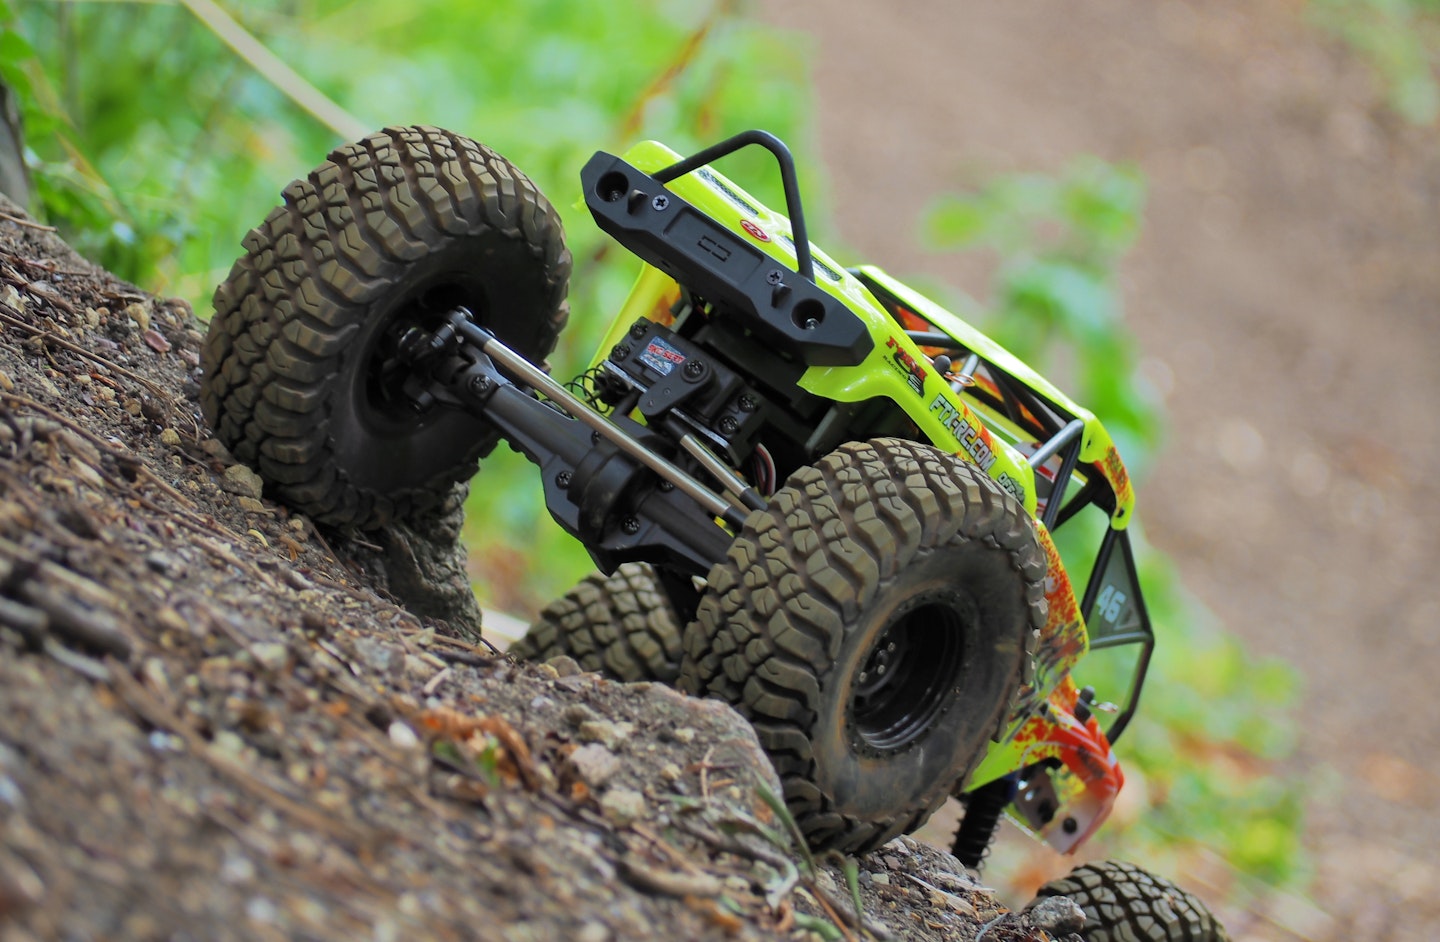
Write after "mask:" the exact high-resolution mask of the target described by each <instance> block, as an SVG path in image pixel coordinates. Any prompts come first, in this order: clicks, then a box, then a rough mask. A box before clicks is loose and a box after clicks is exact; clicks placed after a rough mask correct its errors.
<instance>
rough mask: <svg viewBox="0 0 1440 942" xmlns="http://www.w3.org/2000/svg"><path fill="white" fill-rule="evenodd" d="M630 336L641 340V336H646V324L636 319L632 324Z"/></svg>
mask: <svg viewBox="0 0 1440 942" xmlns="http://www.w3.org/2000/svg"><path fill="white" fill-rule="evenodd" d="M630 336H632V337H634V338H635V339H636V340H639V339H640V338H641V337H643V336H645V325H644V324H643V323H641V322H640V321H636V322H635V323H634V324H632V325H631V326H630Z"/></svg>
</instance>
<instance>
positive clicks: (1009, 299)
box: [925, 157, 1303, 883]
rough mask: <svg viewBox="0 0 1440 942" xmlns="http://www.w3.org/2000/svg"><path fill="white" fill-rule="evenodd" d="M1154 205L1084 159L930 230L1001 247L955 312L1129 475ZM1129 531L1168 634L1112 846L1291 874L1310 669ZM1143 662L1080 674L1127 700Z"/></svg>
mask: <svg viewBox="0 0 1440 942" xmlns="http://www.w3.org/2000/svg"><path fill="white" fill-rule="evenodd" d="M1144 199H1145V185H1144V180H1143V178H1142V177H1141V175H1140V173H1139V172H1138V171H1137V170H1136V169H1135V168H1133V167H1126V166H1117V165H1112V164H1108V163H1105V162H1103V161H1100V160H1098V159H1095V158H1091V157H1084V158H1079V159H1076V160H1075V161H1073V162H1072V163H1071V164H1070V165H1069V166H1068V167H1066V168H1064V169H1063V170H1062V171H1060V172H1059V173H1056V174H1053V175H1047V174H1014V175H1006V176H1000V177H994V178H990V179H987V180H986V181H985V182H984V183H983V185H981V186H979V187H977V188H976V189H975V190H974V191H972V192H969V193H964V194H950V195H945V196H941V197H939V198H937V199H936V201H935V203H934V204H933V206H932V209H931V211H930V213H929V216H928V218H927V220H926V226H925V228H926V233H927V235H928V237H929V240H930V242H931V243H932V245H934V246H935V247H936V248H939V249H945V250H955V249H965V250H975V249H986V250H988V251H990V252H991V253H993V255H994V257H995V260H996V265H995V272H994V275H993V278H992V283H991V285H990V286H989V295H988V297H986V298H984V299H982V300H981V301H980V302H979V303H977V302H975V301H973V300H969V299H964V298H961V299H958V300H957V301H956V302H955V304H956V306H957V308H958V309H960V310H966V311H974V312H976V314H975V318H976V320H977V321H978V324H979V326H981V327H982V329H984V330H986V332H987V333H989V334H990V335H991V336H993V337H995V338H996V339H997V340H1000V341H1001V343H1003V344H1004V345H1005V346H1006V347H1008V348H1009V349H1010V350H1011V351H1012V352H1014V353H1015V354H1017V355H1018V356H1020V357H1021V358H1022V359H1024V360H1026V361H1027V362H1030V363H1032V364H1037V365H1040V366H1041V367H1042V369H1043V370H1044V372H1045V373H1046V374H1047V375H1050V376H1052V377H1054V378H1055V379H1056V380H1057V381H1058V382H1060V383H1061V385H1062V387H1064V388H1065V389H1066V391H1067V392H1068V393H1070V394H1071V395H1072V396H1073V397H1074V398H1075V400H1076V401H1077V402H1080V403H1082V404H1083V405H1085V407H1086V408H1088V409H1091V410H1092V411H1093V412H1094V413H1095V414H1096V415H1097V416H1098V417H1099V418H1100V419H1101V421H1103V422H1104V423H1105V425H1106V428H1108V429H1109V430H1110V432H1111V434H1112V435H1113V436H1114V438H1115V440H1116V444H1117V446H1118V447H1119V449H1120V452H1121V454H1123V455H1124V456H1125V460H1126V464H1127V466H1129V467H1130V468H1131V470H1132V473H1133V472H1135V471H1136V470H1137V469H1139V470H1143V469H1144V468H1145V467H1146V466H1147V465H1148V464H1149V463H1150V462H1151V460H1152V459H1153V457H1154V455H1155V453H1156V452H1157V450H1158V449H1159V447H1160V445H1161V443H1162V435H1161V433H1162V429H1163V422H1162V419H1161V414H1160V403H1159V401H1158V396H1157V395H1156V393H1155V392H1154V391H1153V390H1152V389H1151V388H1150V387H1149V386H1148V384H1147V383H1146V382H1145V381H1144V379H1143V378H1142V375H1141V371H1140V369H1139V354H1138V351H1137V349H1136V346H1135V344H1134V342H1133V340H1132V339H1131V337H1130V336H1129V334H1128V332H1127V331H1126V329H1125V326H1124V322H1123V307H1122V304H1121V298H1120V291H1119V287H1118V285H1117V265H1118V262H1119V260H1120V257H1121V256H1122V255H1123V253H1124V252H1125V251H1126V249H1128V248H1129V246H1130V244H1131V242H1132V240H1133V239H1134V238H1135V235H1136V233H1137V232H1138V230H1139V226H1140V219H1141V213H1142V210H1143V208H1144ZM1061 373H1068V375H1067V376H1064V377H1063V378H1062V377H1061V376H1059V375H1058V374H1061ZM1142 497H1143V494H1142ZM1139 517H1140V520H1141V521H1143V520H1144V517H1145V512H1144V504H1143V500H1142V502H1141V505H1140V513H1139ZM1104 526H1105V521H1104V520H1102V519H1098V515H1097V517H1096V518H1095V519H1084V516H1083V515H1082V517H1081V518H1077V519H1076V520H1074V521H1072V522H1071V523H1070V524H1067V525H1066V526H1065V527H1063V528H1061V529H1060V530H1059V531H1057V533H1056V535H1055V537H1056V543H1057V546H1058V547H1059V549H1060V551H1061V554H1062V557H1063V558H1064V559H1065V560H1066V568H1067V570H1068V571H1069V573H1070V576H1071V579H1072V581H1074V582H1075V584H1076V585H1077V586H1083V585H1084V584H1085V580H1086V579H1087V577H1088V573H1089V568H1090V560H1091V559H1092V558H1093V556H1094V553H1095V548H1096V547H1097V546H1098V545H1099V539H1100V533H1101V532H1102V531H1103V528H1104ZM1131 529H1132V531H1136V532H1137V533H1138V535H1139V536H1140V537H1141V538H1139V539H1137V540H1136V546H1135V551H1136V565H1137V566H1138V567H1139V570H1140V577H1141V583H1142V584H1143V585H1144V587H1145V597H1146V601H1147V603H1148V607H1149V609H1150V615H1151V618H1152V620H1153V622H1154V624H1155V626H1156V633H1157V635H1158V638H1159V641H1158V644H1157V647H1156V653H1155V658H1154V661H1153V662H1152V664H1151V667H1150V674H1149V679H1148V680H1147V683H1146V688H1145V693H1144V695H1143V697H1142V698H1141V704H1142V706H1141V709H1140V711H1139V713H1138V715H1137V717H1136V719H1135V722H1134V723H1133V724H1132V725H1131V727H1130V729H1129V731H1128V732H1127V733H1126V734H1125V738H1124V740H1123V741H1122V743H1121V744H1120V746H1119V752H1120V756H1121V761H1122V762H1123V763H1124V764H1125V766H1126V768H1127V771H1128V772H1129V774H1130V776H1131V778H1132V780H1143V783H1144V784H1143V786H1141V787H1143V788H1144V793H1145V794H1146V796H1147V798H1148V800H1149V802H1150V808H1149V810H1148V811H1147V813H1146V814H1144V815H1142V816H1140V817H1139V818H1138V819H1137V820H1136V822H1135V824H1134V825H1133V826H1131V827H1130V828H1129V833H1121V832H1122V831H1124V830H1125V828H1124V826H1123V822H1117V825H1118V826H1117V827H1112V828H1107V830H1105V831H1102V832H1101V841H1102V843H1103V844H1104V845H1108V846H1114V844H1115V843H1116V842H1117V841H1121V842H1123V843H1124V846H1125V853H1126V854H1129V855H1137V853H1138V856H1140V857H1142V858H1150V857H1155V858H1159V857H1162V856H1163V855H1164V853H1165V851H1166V849H1167V848H1170V847H1173V846H1174V845H1175V844H1176V843H1177V842H1183V839H1184V838H1185V836H1186V835H1204V841H1205V842H1206V843H1207V844H1210V845H1212V846H1214V847H1216V848H1217V849H1219V850H1220V851H1222V852H1223V853H1224V855H1225V857H1226V859H1228V860H1229V861H1230V862H1231V863H1233V864H1234V865H1236V866H1237V867H1239V868H1241V869H1242V870H1244V871H1246V872H1248V873H1251V874H1255V875H1258V876H1260V877H1262V878H1263V879H1265V880H1268V881H1271V882H1275V883H1284V882H1287V881H1289V880H1290V879H1292V878H1294V877H1296V876H1298V875H1299V873H1300V868H1301V851H1300V845H1299V833H1300V816H1301V810H1302V804H1303V802H1302V799H1303V795H1302V793H1301V791H1300V789H1299V787H1298V785H1293V784H1289V783H1286V782H1284V781H1282V780H1281V779H1279V778H1277V777H1275V776H1274V775H1273V774H1271V772H1270V767H1269V762H1270V761H1271V760H1275V759H1279V758H1282V757H1284V756H1285V755H1287V754H1288V753H1289V752H1290V750H1291V749H1292V746H1293V740H1294V735H1295V728H1294V724H1293V720H1292V719H1291V708H1292V707H1293V705H1294V703H1295V701H1296V699H1297V695H1298V685H1299V682H1298V678H1297V676H1296V674H1295V672H1294V671H1293V670H1292V669H1291V668H1290V667H1288V666H1287V665H1285V664H1283V663H1282V662H1279V661H1275V660H1259V659H1255V658H1252V657H1251V656H1250V655H1249V654H1247V653H1246V651H1245V650H1244V648H1243V647H1242V646H1241V645H1240V643H1239V642H1238V641H1236V640H1235V639H1234V638H1232V637H1229V636H1228V635H1226V634H1224V633H1223V632H1222V631H1220V630H1219V628H1218V626H1217V625H1215V624H1214V621H1213V618H1211V617H1210V616H1208V615H1207V614H1206V613H1205V611H1204V607H1203V606H1202V605H1200V603H1199V602H1198V601H1197V600H1196V599H1194V598H1192V597H1190V596H1189V595H1187V594H1186V592H1185V591H1184V589H1183V588H1182V587H1181V585H1180V583H1179V579H1178V577H1177V576H1176V573H1175V571H1174V568H1173V566H1172V565H1171V564H1170V562H1169V560H1168V559H1167V558H1166V557H1165V556H1164V555H1163V554H1162V553H1160V552H1158V551H1156V550H1154V549H1153V548H1151V547H1150V546H1149V545H1148V544H1147V543H1146V542H1145V540H1144V539H1143V528H1142V527H1140V526H1139V525H1135V526H1132V528H1131ZM1133 663H1134V662H1133V658H1130V659H1127V658H1126V657H1125V656H1124V652H1123V649H1115V650H1112V651H1105V652H1096V653H1094V654H1092V655H1091V656H1090V657H1089V658H1087V659H1086V660H1085V661H1084V662H1082V664H1081V666H1080V669H1079V670H1078V671H1077V681H1078V682H1079V683H1082V684H1084V683H1091V684H1094V685H1095V686H1096V688H1097V690H1098V691H1099V692H1100V694H1101V697H1102V699H1105V698H1113V699H1120V698H1121V697H1123V694H1124V692H1125V689H1126V685H1127V683H1128V679H1129V677H1130V675H1131V668H1132V666H1133ZM1142 848H1143V850H1142Z"/></svg>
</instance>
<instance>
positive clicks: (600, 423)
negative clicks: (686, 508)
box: [446, 307, 747, 530]
mask: <svg viewBox="0 0 1440 942" xmlns="http://www.w3.org/2000/svg"><path fill="white" fill-rule="evenodd" d="M473 317H474V315H473V314H471V313H470V311H469V310H468V309H467V308H464V307H457V308H455V310H453V311H451V312H450V313H449V314H448V315H446V320H447V322H448V323H449V324H450V325H451V326H453V327H454V328H455V331H456V333H458V334H460V335H461V336H462V337H464V338H465V339H466V340H467V341H469V342H470V343H472V344H474V345H475V346H476V347H478V348H479V350H480V352H481V353H483V354H485V355H486V356H488V357H489V358H490V359H491V360H493V361H494V362H495V363H496V364H497V365H498V366H500V368H501V369H503V370H505V371H506V372H507V373H509V374H510V375H511V376H514V377H515V378H517V379H519V380H520V381H521V382H523V383H525V384H526V385H528V386H530V387H531V388H533V389H537V390H539V391H540V392H541V393H543V394H544V396H545V398H546V399H549V400H550V401H551V402H553V403H555V405H557V406H559V407H560V408H561V409H563V410H564V411H565V412H566V414H568V415H569V416H570V417H571V418H573V419H575V420H577V421H579V422H581V423H583V424H585V425H586V426H588V427H589V428H590V429H591V430H592V431H594V432H595V433H597V434H598V435H600V436H601V437H602V438H604V439H605V440H607V441H609V442H610V443H611V444H613V445H614V446H615V447H616V448H619V449H620V450H621V451H622V452H624V453H625V454H627V455H629V456H630V457H631V458H634V459H635V460H636V461H638V462H640V463H641V464H643V465H645V467H647V468H649V469H650V470H651V471H654V472H655V473H656V474H657V475H659V476H660V478H661V480H664V481H669V482H670V483H671V484H673V485H675V487H677V488H678V489H679V490H680V492H681V493H682V494H684V495H685V496H686V497H689V498H690V499H691V500H693V501H695V502H696V503H698V504H699V505H700V506H701V507H703V508H704V509H705V510H706V511H707V512H709V513H710V514H712V515H714V516H716V517H719V518H720V519H722V520H724V521H725V522H726V523H728V524H729V525H730V526H732V527H734V528H735V529H737V530H738V529H740V527H742V526H744V524H745V517H746V515H747V514H746V511H744V510H742V509H741V508H739V507H736V506H735V505H734V504H732V503H730V502H729V501H727V500H725V499H724V498H722V497H720V496H719V495H718V494H716V493H715V492H714V491H712V490H710V489H709V488H707V487H705V485H703V484H701V483H700V482H699V481H697V480H695V479H694V478H693V477H691V476H690V475H688V474H686V473H685V472H684V471H682V470H681V469H680V468H678V467H676V466H675V465H674V464H672V463H670V462H669V461H666V460H665V459H664V458H662V457H660V456H659V455H657V454H655V452H653V451H651V450H650V449H648V448H646V447H645V446H644V445H642V444H640V443H639V442H637V441H636V440H635V439H633V438H631V437H630V436H629V435H627V434H625V432H624V431H622V430H621V429H619V428H617V427H616V426H615V425H614V424H613V423H611V422H610V421H609V420H607V419H606V418H605V417H604V416H603V415H600V414H599V413H598V412H595V411H594V410H592V409H591V408H590V407H589V406H587V405H585V403H583V402H581V401H580V400H579V399H577V398H576V397H575V396H574V394H572V393H571V392H570V390H568V389H566V388H565V387H564V386H562V385H560V384H559V383H557V382H556V381H555V380H553V379H551V378H550V376H549V375H548V374H546V373H545V371H543V370H541V369H540V368H539V367H537V366H536V365H535V364H533V363H531V362H530V361H529V360H527V359H525V358H524V357H522V356H520V354H518V353H516V352H515V351H514V350H511V349H510V348H509V347H507V346H505V345H504V344H503V343H501V342H500V341H499V339H497V338H496V336H495V335H494V334H492V333H490V331H488V330H486V329H485V328H483V327H481V326H480V325H479V324H476V323H475V322H474V320H472V318H473Z"/></svg>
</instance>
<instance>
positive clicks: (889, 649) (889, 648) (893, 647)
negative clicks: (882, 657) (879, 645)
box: [885, 641, 895, 653]
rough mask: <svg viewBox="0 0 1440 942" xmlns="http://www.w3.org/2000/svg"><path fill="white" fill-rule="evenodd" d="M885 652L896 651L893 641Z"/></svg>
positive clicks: (886, 646) (886, 647)
mask: <svg viewBox="0 0 1440 942" xmlns="http://www.w3.org/2000/svg"><path fill="white" fill-rule="evenodd" d="M885 650H886V651H890V652H892V653H893V652H894V650H895V642H894V641H891V642H890V643H889V644H887V645H885Z"/></svg>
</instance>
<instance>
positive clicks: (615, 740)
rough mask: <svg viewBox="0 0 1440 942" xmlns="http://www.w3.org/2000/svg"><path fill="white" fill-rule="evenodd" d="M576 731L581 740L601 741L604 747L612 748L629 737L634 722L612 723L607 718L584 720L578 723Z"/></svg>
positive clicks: (633, 727)
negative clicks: (578, 726)
mask: <svg viewBox="0 0 1440 942" xmlns="http://www.w3.org/2000/svg"><path fill="white" fill-rule="evenodd" d="M578 732H579V734H580V739H581V741H582V742H598V743H603V744H604V745H605V746H606V748H609V749H614V748H615V747H616V746H618V745H619V744H620V743H622V742H624V741H625V740H627V739H629V738H630V734H631V733H633V732H635V724H633V723H612V722H610V721H609V720H586V721H585V722H583V723H581V724H580V729H579V730H578Z"/></svg>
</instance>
